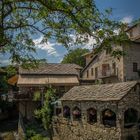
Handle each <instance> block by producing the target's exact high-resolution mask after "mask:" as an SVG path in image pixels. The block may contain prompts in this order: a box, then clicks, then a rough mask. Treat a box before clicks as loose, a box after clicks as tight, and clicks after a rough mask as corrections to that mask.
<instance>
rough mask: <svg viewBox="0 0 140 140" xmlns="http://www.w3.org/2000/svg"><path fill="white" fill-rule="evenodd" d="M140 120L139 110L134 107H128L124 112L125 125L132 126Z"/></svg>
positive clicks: (126, 126)
mask: <svg viewBox="0 0 140 140" xmlns="http://www.w3.org/2000/svg"><path fill="white" fill-rule="evenodd" d="M137 121H138V111H137V110H136V109H134V108H128V109H127V110H126V111H125V112H124V127H125V128H131V127H133V126H134V125H135V124H136V123H137Z"/></svg>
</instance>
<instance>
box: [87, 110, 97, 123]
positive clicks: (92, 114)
mask: <svg viewBox="0 0 140 140" xmlns="http://www.w3.org/2000/svg"><path fill="white" fill-rule="evenodd" d="M87 122H88V123H90V124H92V123H96V122H97V110H96V109H94V108H89V109H88V110H87Z"/></svg>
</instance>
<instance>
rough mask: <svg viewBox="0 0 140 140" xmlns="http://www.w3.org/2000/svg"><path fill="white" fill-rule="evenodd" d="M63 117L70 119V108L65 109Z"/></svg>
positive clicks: (65, 107)
mask: <svg viewBox="0 0 140 140" xmlns="http://www.w3.org/2000/svg"><path fill="white" fill-rule="evenodd" d="M63 117H64V118H70V108H69V107H68V106H64V107H63Z"/></svg>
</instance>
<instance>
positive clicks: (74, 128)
mask: <svg viewBox="0 0 140 140" xmlns="http://www.w3.org/2000/svg"><path fill="white" fill-rule="evenodd" d="M139 91H140V86H139V85H137V86H136V87H134V88H132V90H131V91H129V93H128V94H127V95H126V96H124V97H123V98H122V99H121V100H120V101H117V100H116V101H108V102H101V101H81V102H75V101H63V102H62V105H63V107H64V106H69V107H70V110H71V118H70V119H66V118H64V117H63V115H62V114H61V115H60V116H55V117H54V121H53V122H54V125H53V127H54V133H55V134H56V135H57V136H58V137H59V138H60V140H130V139H128V137H129V136H130V138H131V136H133V137H134V139H135V140H139V138H140V137H139V133H140V130H139V124H138V122H136V123H135V124H133V126H132V127H130V128H125V127H124V113H125V111H126V110H127V109H129V108H133V109H135V110H137V112H138V119H140V92H139ZM75 106H77V107H79V108H80V109H81V113H82V117H81V120H80V121H75V120H73V116H72V110H73V108H74V107H75ZM89 108H94V109H96V110H97V122H96V123H94V124H89V123H88V122H87V110H88V109H89ZM105 109H110V110H111V111H113V112H114V113H115V114H116V126H114V127H108V126H105V125H103V121H102V117H103V116H102V112H103V111H104V110H105ZM62 112H63V111H62ZM137 121H138V120H137ZM131 140H132V139H131Z"/></svg>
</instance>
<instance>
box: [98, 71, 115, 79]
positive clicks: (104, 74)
mask: <svg viewBox="0 0 140 140" xmlns="http://www.w3.org/2000/svg"><path fill="white" fill-rule="evenodd" d="M116 76H117V72H116V70H115V69H111V70H105V71H104V70H103V71H102V72H101V73H100V74H99V75H98V78H99V79H102V78H109V77H116Z"/></svg>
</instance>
